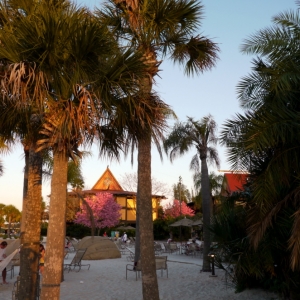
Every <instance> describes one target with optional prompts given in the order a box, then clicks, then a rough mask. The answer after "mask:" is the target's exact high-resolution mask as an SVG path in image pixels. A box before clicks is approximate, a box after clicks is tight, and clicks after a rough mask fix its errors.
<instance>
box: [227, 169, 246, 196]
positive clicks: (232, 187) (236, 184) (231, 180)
mask: <svg viewBox="0 0 300 300" xmlns="http://www.w3.org/2000/svg"><path fill="white" fill-rule="evenodd" d="M247 177H248V174H235V173H224V180H225V182H226V183H227V187H226V190H227V192H228V193H229V194H230V195H231V194H232V193H233V192H239V191H242V190H243V189H244V184H246V183H247Z"/></svg>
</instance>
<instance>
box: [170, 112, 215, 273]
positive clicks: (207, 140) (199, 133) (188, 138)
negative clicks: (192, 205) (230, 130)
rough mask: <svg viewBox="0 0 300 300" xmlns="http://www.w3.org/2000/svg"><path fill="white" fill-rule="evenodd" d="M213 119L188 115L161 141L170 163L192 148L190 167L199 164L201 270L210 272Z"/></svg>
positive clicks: (213, 154)
mask: <svg viewBox="0 0 300 300" xmlns="http://www.w3.org/2000/svg"><path fill="white" fill-rule="evenodd" d="M216 126H217V124H216V122H215V121H214V119H213V118H212V116H211V115H208V116H206V117H203V118H202V119H201V120H200V121H195V120H194V119H193V118H190V117H189V118H188V121H187V122H186V123H180V122H179V123H177V124H175V126H174V128H173V130H172V132H171V133H170V134H169V135H168V136H167V137H166V139H165V141H164V148H165V150H166V152H167V153H168V152H169V151H170V160H171V162H172V161H173V160H174V159H175V158H176V157H177V156H178V155H180V156H181V155H183V154H185V153H186V152H188V151H189V150H190V149H192V148H196V151H197V152H196V154H195V155H194V157H193V158H192V161H191V165H190V167H191V168H192V169H194V170H195V169H198V170H199V165H200V164H201V187H202V188H201V196H202V210H203V239H204V248H203V267H202V271H204V272H208V271H210V259H209V256H208V254H209V252H210V242H211V239H210V230H209V226H210V216H211V194H210V193H211V191H210V184H209V174H208V167H207V161H210V162H213V163H215V164H216V165H217V166H219V158H218V153H217V151H216V149H215V148H214V147H212V146H214V145H216V144H217V138H216Z"/></svg>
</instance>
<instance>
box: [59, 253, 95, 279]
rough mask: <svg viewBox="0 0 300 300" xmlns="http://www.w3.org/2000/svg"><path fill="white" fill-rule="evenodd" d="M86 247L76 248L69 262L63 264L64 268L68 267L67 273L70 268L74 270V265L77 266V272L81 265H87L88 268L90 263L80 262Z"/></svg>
mask: <svg viewBox="0 0 300 300" xmlns="http://www.w3.org/2000/svg"><path fill="white" fill-rule="evenodd" d="M86 250H87V249H86V248H85V249H78V250H77V251H76V253H75V256H74V257H73V259H72V261H71V263H69V264H64V270H66V269H68V273H69V272H70V270H71V269H73V270H75V268H76V267H78V271H77V272H79V271H80V270H81V267H86V266H88V270H89V269H90V266H91V265H90V264H86V265H82V264H81V260H82V258H83V256H84V253H85V252H86Z"/></svg>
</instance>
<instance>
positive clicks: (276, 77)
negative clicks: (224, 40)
mask: <svg viewBox="0 0 300 300" xmlns="http://www.w3.org/2000/svg"><path fill="white" fill-rule="evenodd" d="M273 23H274V24H273V26H272V27H271V28H266V29H263V30H260V31H259V32H257V33H256V34H254V35H252V36H251V38H249V39H247V40H246V41H245V43H244V44H243V46H242V51H243V52H244V53H249V54H257V55H259V57H258V58H256V59H254V60H253V64H254V68H253V72H252V73H251V74H250V75H249V76H246V77H244V78H243V79H242V80H241V82H240V83H239V85H238V89H239V99H240V102H241V104H242V106H243V107H244V108H245V110H246V112H245V114H244V115H241V114H238V115H236V117H235V118H234V119H233V120H228V121H227V122H226V124H225V127H224V131H223V135H222V140H223V143H224V144H225V145H227V146H228V148H229V159H230V161H231V163H232V168H233V169H237V167H243V168H244V169H248V170H249V171H250V174H251V185H250V187H251V191H252V193H253V201H252V202H251V204H252V206H251V210H250V211H249V217H248V220H247V221H248V234H249V237H250V241H251V244H252V245H253V246H254V247H255V248H257V247H258V245H259V243H260V241H261V240H262V239H263V237H264V235H265V234H266V232H267V230H270V229H271V227H273V225H274V224H275V223H276V222H277V217H276V216H277V215H278V214H280V212H282V210H283V209H284V208H285V207H289V208H290V209H292V210H293V214H292V216H293V217H292V220H293V225H292V227H291V228H290V236H289V239H288V240H287V241H286V243H287V244H288V253H289V255H290V266H291V269H292V270H296V269H297V270H299V268H300V254H299V253H300V245H299V243H298V241H299V231H298V230H297V229H296V228H297V227H298V224H299V221H300V219H299V215H300V214H299V206H298V204H297V203H298V202H297V201H299V196H298V195H299V193H298V192H299V175H300V160H299V154H300V151H299V150H300V148H299V143H298V142H297V141H298V140H299V110H300V108H299V101H298V91H299V88H300V80H299V78H300V77H299V59H298V55H299V48H298V46H297V44H298V37H299V32H300V22H299V11H298V10H297V12H292V11H289V12H284V13H279V14H278V15H276V16H274V17H273ZM287 222H288V220H287Z"/></svg>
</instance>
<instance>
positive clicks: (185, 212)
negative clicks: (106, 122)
mask: <svg viewBox="0 0 300 300" xmlns="http://www.w3.org/2000/svg"><path fill="white" fill-rule="evenodd" d="M181 215H182V216H194V215H195V212H194V211H193V210H192V209H191V208H189V207H188V206H187V205H186V203H185V202H184V201H182V202H181ZM164 216H165V218H166V219H167V218H176V217H179V216H180V201H179V200H176V199H175V200H174V201H173V203H169V204H167V205H166V206H165V207H164Z"/></svg>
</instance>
